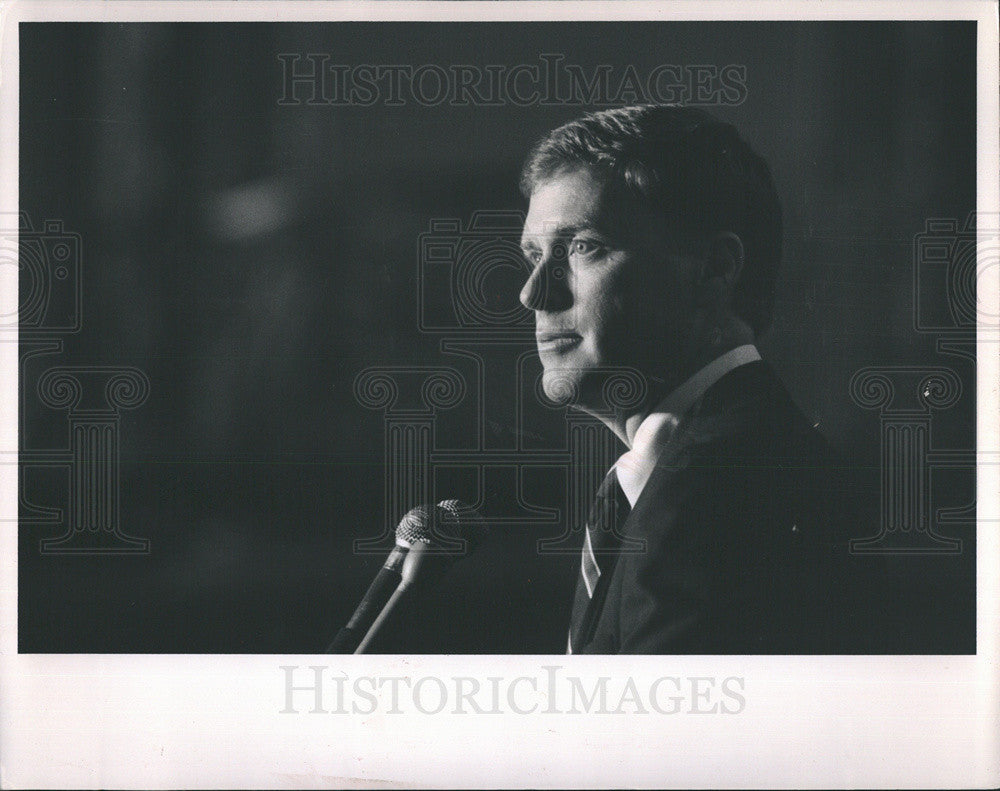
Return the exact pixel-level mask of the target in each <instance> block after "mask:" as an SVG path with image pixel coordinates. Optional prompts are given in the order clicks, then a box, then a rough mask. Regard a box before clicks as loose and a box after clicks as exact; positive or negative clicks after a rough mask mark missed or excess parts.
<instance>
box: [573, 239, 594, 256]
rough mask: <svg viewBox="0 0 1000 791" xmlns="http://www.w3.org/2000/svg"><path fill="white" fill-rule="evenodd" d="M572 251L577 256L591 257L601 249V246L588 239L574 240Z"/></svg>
mask: <svg viewBox="0 0 1000 791" xmlns="http://www.w3.org/2000/svg"><path fill="white" fill-rule="evenodd" d="M570 249H571V250H572V251H573V252H574V253H576V254H577V255H590V254H591V253H594V252H596V251H597V250H598V249H599V245H598V244H597V243H596V242H591V241H590V240H588V239H574V240H573V242H572V244H570Z"/></svg>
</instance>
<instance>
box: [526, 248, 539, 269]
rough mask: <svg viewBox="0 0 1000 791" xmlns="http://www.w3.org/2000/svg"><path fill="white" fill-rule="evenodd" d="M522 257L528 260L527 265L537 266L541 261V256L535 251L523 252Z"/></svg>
mask: <svg viewBox="0 0 1000 791" xmlns="http://www.w3.org/2000/svg"><path fill="white" fill-rule="evenodd" d="M524 257H525V258H526V259H528V263H529V264H533V265H535V266H537V265H538V262H539V261H540V260H541V259H542V254H541V253H540V252H538V251H537V250H525V251H524Z"/></svg>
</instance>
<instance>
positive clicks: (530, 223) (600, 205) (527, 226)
mask: <svg viewBox="0 0 1000 791" xmlns="http://www.w3.org/2000/svg"><path fill="white" fill-rule="evenodd" d="M638 210H639V207H638V205H637V201H636V200H635V198H634V197H633V196H631V195H629V194H627V193H626V191H625V190H624V189H622V188H620V187H619V186H618V185H617V184H616V183H615V182H614V180H613V179H610V178H608V177H607V176H605V175H604V174H602V173H599V172H597V171H595V170H594V169H593V168H590V167H588V166H585V165H581V166H579V167H578V168H575V169H572V170H563V171H559V172H557V173H555V174H553V175H552V176H551V177H550V178H547V179H545V180H543V181H540V182H539V183H538V185H537V186H536V187H535V189H534V190H532V192H531V197H530V198H529V202H528V214H527V216H526V217H525V222H524V231H523V233H522V240H523V241H524V243H525V244H530V243H531V242H532V241H533V240H538V239H545V238H551V237H556V236H565V235H567V234H572V233H573V232H574V231H577V230H580V229H583V228H590V229H595V230H599V231H602V232H605V233H609V234H613V233H620V232H623V231H625V230H626V229H631V228H632V226H634V224H635V220H636V215H637V212H638Z"/></svg>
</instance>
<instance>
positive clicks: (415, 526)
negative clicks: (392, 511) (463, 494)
mask: <svg viewBox="0 0 1000 791" xmlns="http://www.w3.org/2000/svg"><path fill="white" fill-rule="evenodd" d="M486 532H487V527H486V524H485V522H484V521H483V518H482V517H481V516H480V515H479V512H478V511H476V509H475V508H473V507H472V506H471V505H467V504H465V503H463V502H462V501H461V500H442V501H441V502H440V503H438V504H437V505H434V506H431V505H418V506H417V507H416V508H412V509H410V511H408V512H407V514H406V516H404V517H403V518H402V520H400V522H399V526H398V527H397V528H396V544H398V545H400V546H405V547H410V546H412V545H413V544H414V543H416V542H418V541H420V542H422V543H424V544H426V545H427V546H428V547H429V548H434V549H438V550H441V551H446V550H447V551H452V552H457V553H462V551H463V550H468V549H474V548H475V547H476V545H477V544H478V543H479V541H480V540H481V539H482V538H483V536H484V535H485V533H486Z"/></svg>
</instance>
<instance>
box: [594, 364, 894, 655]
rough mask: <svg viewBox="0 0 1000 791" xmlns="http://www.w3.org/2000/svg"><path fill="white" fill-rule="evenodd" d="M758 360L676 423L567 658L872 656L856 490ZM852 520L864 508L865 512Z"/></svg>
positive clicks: (880, 597) (875, 627)
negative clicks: (625, 545) (855, 542)
mask: <svg viewBox="0 0 1000 791" xmlns="http://www.w3.org/2000/svg"><path fill="white" fill-rule="evenodd" d="M852 478H853V476H852V474H851V469H850V468H849V466H848V465H847V464H846V463H845V462H844V461H843V460H842V459H840V458H838V457H837V455H836V454H835V453H834V452H833V451H832V450H831V448H830V446H829V445H828V443H827V441H826V440H825V439H824V438H823V437H822V436H821V435H820V433H819V432H818V431H816V430H815V429H814V428H813V426H812V425H811V424H810V422H809V421H808V419H807V418H806V417H805V416H804V415H803V414H802V413H801V412H800V411H799V410H798V408H797V407H796V406H795V404H794V403H793V402H792V399H791V398H790V396H789V394H788V393H787V391H786V390H785V388H784V387H783V386H782V384H781V383H780V381H779V380H778V378H777V377H776V376H775V374H774V372H773V371H772V369H771V368H770V366H768V365H767V364H766V363H764V362H762V361H758V362H754V363H750V364H747V365H744V366H741V367H739V368H737V369H735V370H733V371H731V372H729V373H728V374H726V375H725V376H723V377H722V378H721V379H720V380H719V381H718V382H716V383H715V384H714V385H713V386H712V387H711V388H710V389H709V390H708V391H707V392H706V393H705V395H704V396H703V397H702V398H701V399H700V401H698V402H697V403H696V404H695V405H694V407H693V408H692V409H691V410H690V411H689V412H688V413H687V415H685V416H684V417H683V418H682V420H681V423H680V426H679V427H678V430H677V432H676V433H675V434H674V436H673V438H672V440H671V441H670V443H669V444H668V445H667V446H666V447H665V449H664V450H663V452H662V454H661V455H660V457H659V460H658V464H657V466H656V469H655V470H654V472H653V473H652V475H651V476H650V478H649V480H648V481H647V483H646V486H645V488H644V489H643V490H642V493H641V495H640V496H639V499H638V501H637V502H636V504H635V507H634V508H633V509H632V512H631V513H630V514H629V516H628V519H627V520H626V521H625V523H624V525H623V527H622V531H623V534H624V535H625V536H626V537H628V538H632V539H639V540H642V541H645V545H646V546H645V551H644V552H639V553H629V554H622V555H620V556H619V557H618V558H617V560H616V562H615V565H614V567H613V569H612V570H611V571H610V574H609V575H608V574H606V575H605V576H607V579H602V583H603V584H602V585H601V586H600V587H599V589H598V592H597V594H596V595H595V598H594V601H593V602H592V604H591V606H592V607H595V608H596V610H595V612H594V615H593V617H592V618H591V630H590V631H591V634H590V636H589V641H588V642H586V643H585V644H584V645H583V647H582V650H581V651H580V653H594V654H613V653H647V654H650V653H656V654H676V653H680V654H698V653H705V654H713V653H718V654H768V653H795V654H801V653H879V652H884V651H886V650H891V646H888V645H887V644H886V638H887V636H888V632H887V631H886V629H885V618H886V617H888V616H887V615H886V613H885V612H884V611H883V610H884V605H885V604H886V603H887V598H886V596H887V592H886V591H885V590H884V589H883V587H882V586H883V584H884V583H883V577H882V570H881V567H880V565H879V564H880V560H879V559H878V558H874V557H872V556H860V557H859V556H852V555H851V554H850V552H849V547H848V542H849V540H850V539H851V538H864V537H866V536H868V535H870V534H871V533H872V532H874V530H873V525H871V524H870V523H864V522H863V521H862V520H861V519H860V518H859V517H858V516H857V514H859V513H862V512H865V511H864V509H863V508H860V507H857V506H861V505H863V503H864V498H865V497H866V496H867V495H870V493H867V494H866V492H865V490H864V489H863V488H861V487H859V486H857V485H856V484H855V483H853V481H852ZM866 513H870V511H869V512H866Z"/></svg>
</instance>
